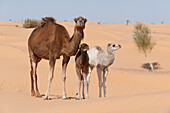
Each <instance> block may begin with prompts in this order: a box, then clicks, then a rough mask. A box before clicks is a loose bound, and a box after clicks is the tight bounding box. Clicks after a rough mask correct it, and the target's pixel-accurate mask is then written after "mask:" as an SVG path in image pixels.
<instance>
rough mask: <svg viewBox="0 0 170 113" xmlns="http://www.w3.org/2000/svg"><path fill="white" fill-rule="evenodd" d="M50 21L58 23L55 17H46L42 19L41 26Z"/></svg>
mask: <svg viewBox="0 0 170 113" xmlns="http://www.w3.org/2000/svg"><path fill="white" fill-rule="evenodd" d="M48 21H51V22H52V23H55V22H56V20H55V19H54V18H53V17H45V18H42V20H41V23H40V25H41V26H44V25H45V24H46V23H47V22H48Z"/></svg>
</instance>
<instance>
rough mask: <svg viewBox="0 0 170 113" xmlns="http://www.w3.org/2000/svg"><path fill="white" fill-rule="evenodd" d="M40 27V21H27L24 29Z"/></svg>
mask: <svg viewBox="0 0 170 113" xmlns="http://www.w3.org/2000/svg"><path fill="white" fill-rule="evenodd" d="M38 26H40V21H39V20H36V19H29V18H28V19H26V20H25V21H24V24H23V27H24V28H36V27H38Z"/></svg>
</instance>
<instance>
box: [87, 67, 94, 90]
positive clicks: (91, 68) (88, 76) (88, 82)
mask: <svg viewBox="0 0 170 113" xmlns="http://www.w3.org/2000/svg"><path fill="white" fill-rule="evenodd" d="M93 68H94V67H92V66H89V69H88V75H87V92H89V85H90V77H91V72H92V70H93Z"/></svg>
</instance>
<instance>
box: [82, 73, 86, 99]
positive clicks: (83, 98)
mask: <svg viewBox="0 0 170 113" xmlns="http://www.w3.org/2000/svg"><path fill="white" fill-rule="evenodd" d="M81 77H82V79H81V86H82V90H81V95H82V99H85V97H84V80H83V75H82V76H81Z"/></svg>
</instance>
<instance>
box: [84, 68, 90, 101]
mask: <svg viewBox="0 0 170 113" xmlns="http://www.w3.org/2000/svg"><path fill="white" fill-rule="evenodd" d="M87 73H88V68H87V69H83V79H84V86H85V93H86V99H88V98H89V95H88V88H87V87H88V86H87Z"/></svg>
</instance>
